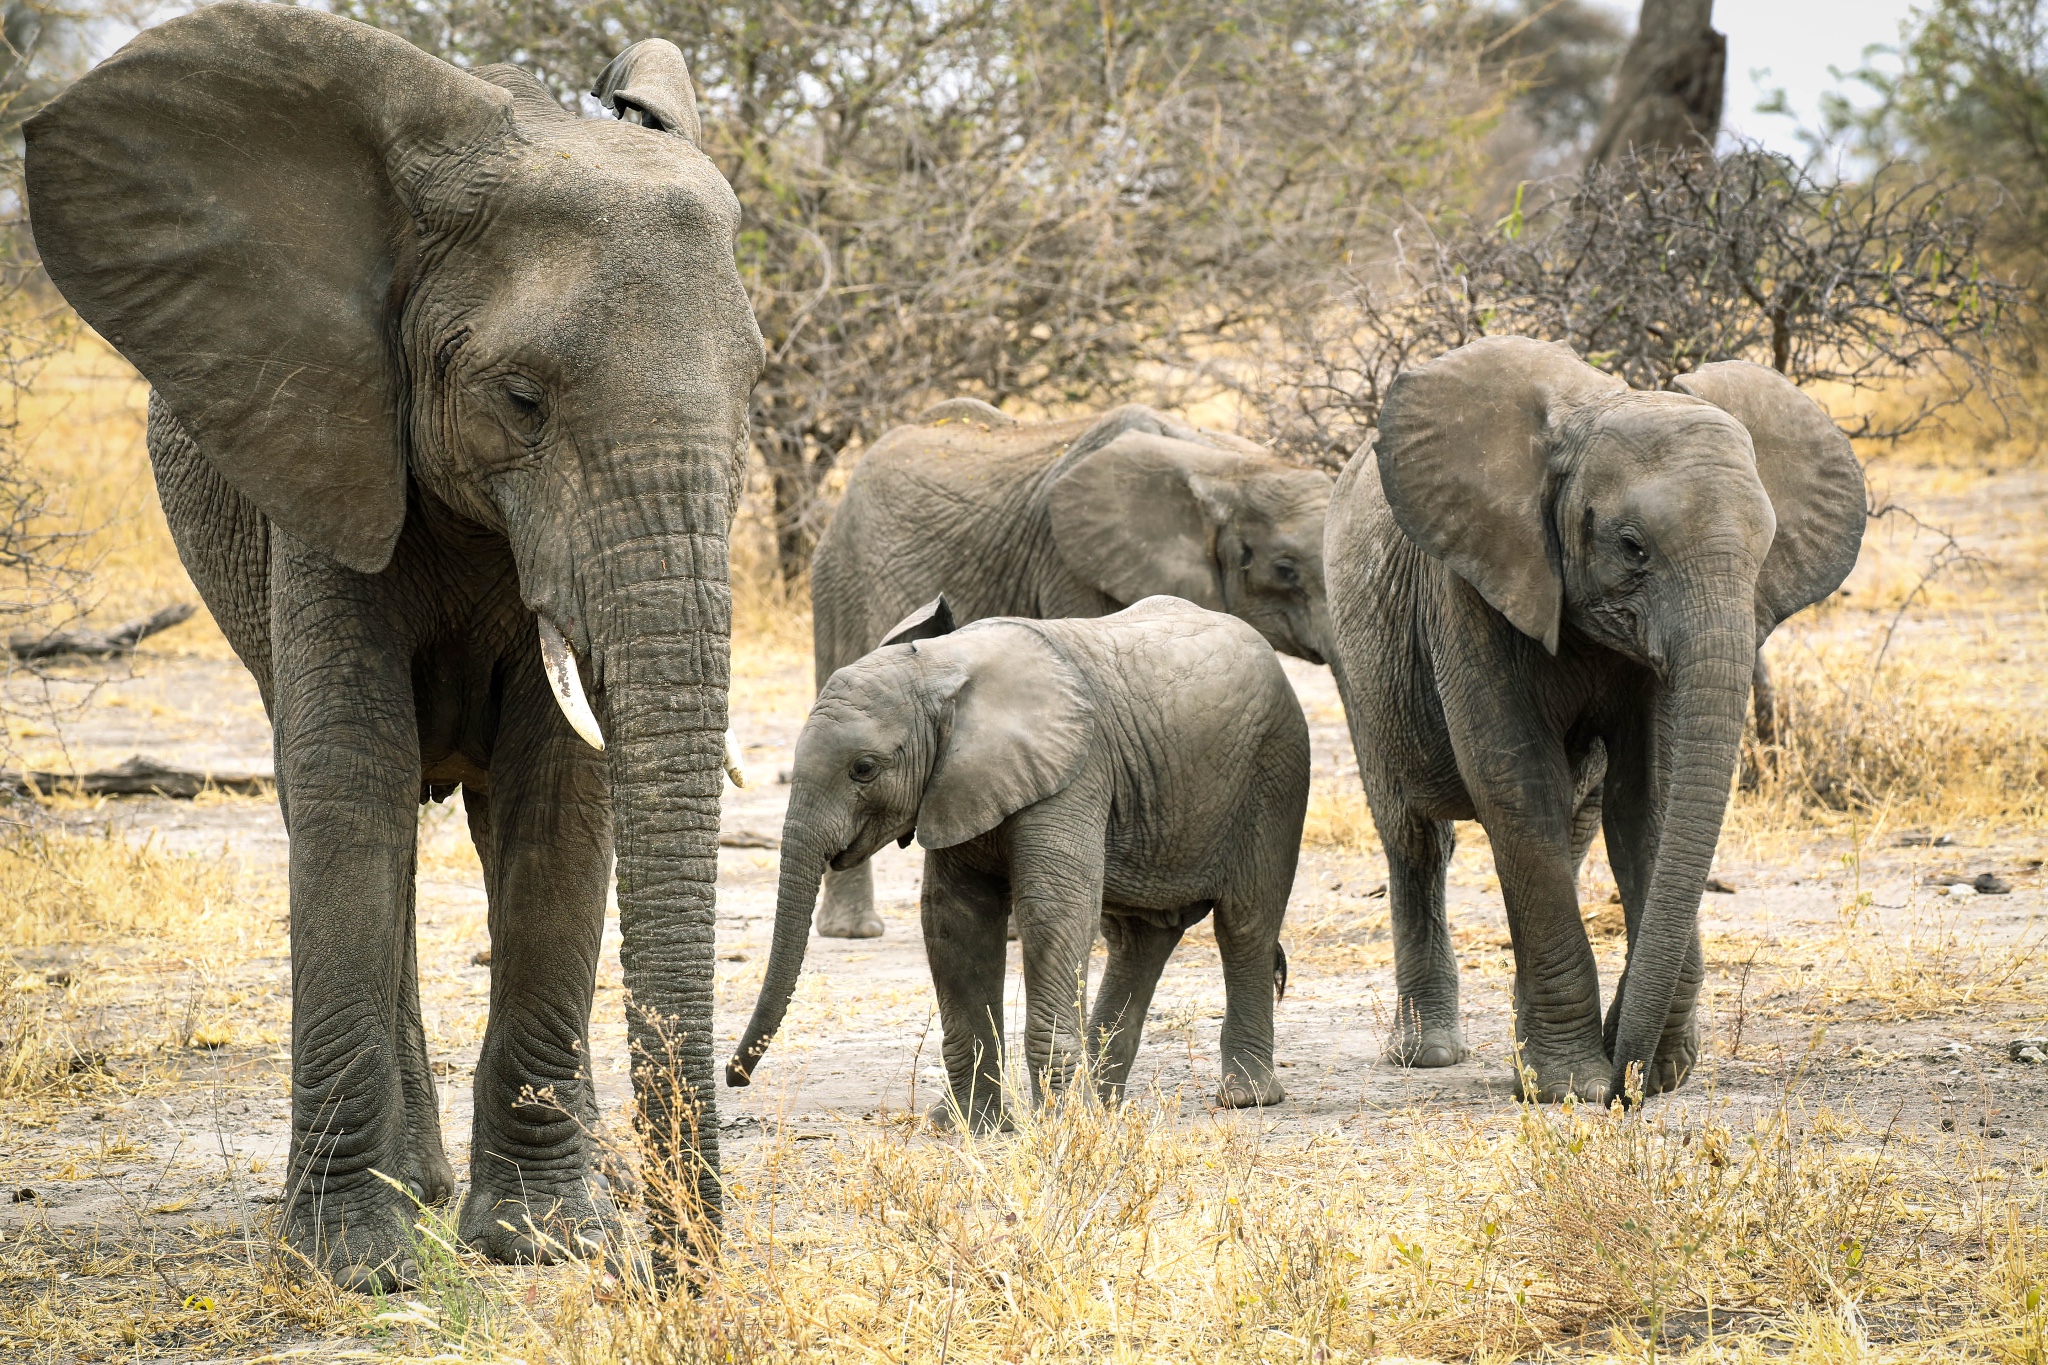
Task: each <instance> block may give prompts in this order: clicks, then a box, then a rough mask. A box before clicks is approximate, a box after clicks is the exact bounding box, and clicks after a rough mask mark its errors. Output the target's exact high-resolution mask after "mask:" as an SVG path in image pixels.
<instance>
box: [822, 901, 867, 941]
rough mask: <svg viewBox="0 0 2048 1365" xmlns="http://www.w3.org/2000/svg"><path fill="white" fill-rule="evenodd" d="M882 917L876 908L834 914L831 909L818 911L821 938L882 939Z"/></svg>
mask: <svg viewBox="0 0 2048 1365" xmlns="http://www.w3.org/2000/svg"><path fill="white" fill-rule="evenodd" d="M881 936H882V917H881V916H880V915H878V914H876V913H875V911H874V907H872V906H870V907H868V908H867V909H865V910H858V911H856V910H846V911H844V912H843V913H839V914H833V913H831V911H830V910H829V909H826V908H821V909H820V910H819V911H818V937H819V938H880V937H881Z"/></svg>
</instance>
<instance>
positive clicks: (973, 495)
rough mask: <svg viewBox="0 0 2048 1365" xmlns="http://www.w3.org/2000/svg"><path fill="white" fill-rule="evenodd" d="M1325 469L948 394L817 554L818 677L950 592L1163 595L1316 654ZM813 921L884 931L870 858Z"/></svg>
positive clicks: (1070, 601) (893, 443) (979, 604)
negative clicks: (1018, 417) (1045, 420)
mask: <svg viewBox="0 0 2048 1365" xmlns="http://www.w3.org/2000/svg"><path fill="white" fill-rule="evenodd" d="M1329 500H1330V480H1329V478H1328V476H1326V475H1324V474H1321V473H1318V472H1316V471H1314V470H1308V469H1301V468H1298V467H1296V466H1293V465H1289V464H1286V463H1284V462H1282V461H1280V460H1277V459H1274V458H1273V456H1272V455H1271V454H1270V453H1269V452H1267V451H1266V450H1264V449H1263V448H1261V447H1259V446H1256V445H1253V444H1252V443H1250V442H1249V441H1243V440H1240V439H1238V438H1236V437H1233V436H1228V435H1224V434H1221V433H1216V432H1208V431H1201V430H1198V429H1196V428H1194V427H1190V426H1186V425H1184V424H1182V423H1179V422H1176V421H1174V420H1173V419H1172V418H1170V417H1167V416H1165V415H1163V414H1161V413H1158V412H1155V411H1153V410H1152V409H1150V408H1146V407H1138V406H1128V407H1120V408H1115V409H1112V410H1111V411H1109V412H1107V413H1104V414H1103V415H1101V416H1100V417H1096V418H1090V419H1078V420H1075V421H1070V422H1054V423H1049V424H1044V425H1036V426H1022V425H1019V424H1018V423H1017V422H1016V421H1015V420H1014V419H1012V418H1010V417H1008V416H1005V415H1004V414H1003V413H1002V412H1000V411H998V410H997V409H995V408H993V407H990V406H989V405H988V404H986V403H982V402H978V401H976V400H973V399H954V400H953V401H951V402H948V403H941V404H940V405H939V406H938V407H936V408H933V409H931V410H930V411H929V412H927V413H925V414H924V415H923V416H922V417H920V418H919V420H918V422H917V423H916V424H914V425H911V426H904V427H898V428H896V429H895V430H893V431H891V432H889V433H888V434H887V435H885V436H884V437H882V439H881V440H880V441H878V442H876V443H875V447H874V449H872V450H870V451H869V452H868V453H867V454H866V456H864V457H863V458H862V460H861V462H860V464H859V465H858V466H857V467H856V468H855V470H854V472H853V475H852V477H851V478H850V479H849V480H848V481H847V485H846V493H845V496H844V497H843V498H842V499H841V500H840V503H839V509H838V511H837V512H835V513H834V514H833V517H832V523H831V525H830V526H829V527H827V528H826V531H825V534H824V537H823V538H822V539H821V540H820V541H819V542H818V550H817V554H816V556H815V557H814V558H813V560H812V561H811V622H812V632H813V644H814V655H815V661H816V668H817V682H818V686H819V687H820V688H822V687H823V686H824V685H825V680H826V679H827V678H829V677H831V676H832V674H833V673H834V672H835V671H836V670H838V669H839V668H841V667H843V666H845V665H846V664H850V663H852V662H853V661H854V660H855V659H858V658H860V657H861V656H862V655H863V654H866V653H867V652H868V651H869V650H871V649H873V648H874V647H875V646H876V645H878V644H880V643H881V641H882V636H883V633H884V632H886V631H887V630H888V629H889V628H890V627H891V626H893V625H894V624H895V623H896V622H898V621H900V620H902V619H903V616H904V614H905V613H906V612H909V611H911V610H912V609H913V608H915V607H916V606H917V604H918V603H920V602H929V601H931V600H932V598H934V597H936V596H937V595H938V594H940V593H941V592H943V593H944V594H945V595H946V597H947V600H948V601H950V602H951V603H952V606H953V610H954V612H955V613H956V614H957V616H958V619H959V620H960V621H962V622H963V623H964V622H968V621H977V620H980V619H981V618H983V617H985V616H1026V617H1033V618H1039V619H1051V618H1055V617H1082V616H1102V615H1106V614H1107V613H1109V612H1112V611H1116V610H1117V609H1119V608H1121V607H1124V606H1128V605H1129V604H1130V603H1132V602H1136V601H1138V600H1139V599H1140V598H1143V597H1150V596H1152V595H1153V594H1155V593H1167V594H1171V595H1172V596H1175V597H1181V598H1185V599H1186V600H1188V601H1190V602H1193V603H1195V604H1196V605H1197V606H1202V607H1208V608H1210V609H1211V610H1213V611H1223V612H1229V613H1230V614H1231V615H1233V616H1236V617H1239V618H1240V619H1242V620H1244V621H1246V622H1248V623H1250V624H1251V625H1252V626H1253V627H1254V628H1255V629H1256V630H1257V631H1258V632H1259V633H1260V634H1261V635H1263V636H1265V638H1266V640H1267V642H1268V643H1269V644H1271V645H1272V646H1273V648H1275V649H1277V650H1280V651H1281V652H1282V653H1286V654H1292V655H1295V656H1296V657H1298V658H1303V659H1308V660H1310V661H1312V662H1315V663H1321V662H1322V661H1323V655H1324V652H1325V648H1324V644H1323V640H1324V637H1325V636H1326V634H1327V633H1328V619H1327V614H1326V611H1325V608H1324V602H1323V569H1322V549H1323V512H1324V509H1325V508H1326V507H1327V506H1328V504H1329ZM818 932H819V933H820V934H823V935H825V936H826V937H829V938H869V937H873V936H874V935H877V934H880V933H881V932H882V920H881V917H880V916H879V915H877V914H876V913H875V906H874V883H873V878H872V876H871V874H870V871H869V868H868V865H867V864H866V863H864V862H863V863H860V864H857V865H850V866H848V867H847V868H846V869H845V870H843V871H835V872H832V873H830V874H828V875H827V876H826V878H825V892H824V903H823V904H822V906H821V907H820V908H819V911H818Z"/></svg>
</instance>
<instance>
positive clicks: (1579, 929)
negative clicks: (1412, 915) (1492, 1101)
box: [1487, 810, 1613, 1104]
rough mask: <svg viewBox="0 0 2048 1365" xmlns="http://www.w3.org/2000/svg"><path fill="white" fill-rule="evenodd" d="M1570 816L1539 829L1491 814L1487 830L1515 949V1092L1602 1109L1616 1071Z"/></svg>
mask: <svg viewBox="0 0 2048 1365" xmlns="http://www.w3.org/2000/svg"><path fill="white" fill-rule="evenodd" d="M1571 814H1572V813H1571V812H1569V811H1564V810H1560V811H1559V812H1557V813H1556V819H1555V820H1554V821H1553V822H1552V824H1553V825H1554V828H1550V829H1547V830H1541V831H1531V830H1529V829H1527V828H1526V827H1525V826H1523V825H1520V824H1515V825H1508V824H1507V822H1506V821H1505V819H1504V818H1502V817H1500V816H1498V815H1496V817H1495V823H1494V824H1492V825H1490V826H1489V827H1488V830H1487V833H1488V834H1489V836H1491V838H1492V840H1493V850H1494V852H1493V856H1494V866H1495V867H1496V868H1497V869H1498V871H1499V873H1500V889H1501V897H1502V899H1503V900H1505V901H1506V902H1507V915H1508V932H1509V934H1510V936H1511V937H1512V938H1513V940H1514V947H1515V1043H1516V1048H1517V1052H1518V1059H1517V1060H1518V1070H1517V1072H1516V1093H1517V1094H1522V1095H1524V1097H1525V1098H1533V1099H1537V1100H1543V1101H1555V1100H1561V1099H1563V1098H1564V1097H1565V1096H1566V1095H1568V1094H1570V1095H1577V1096H1578V1097H1579V1098H1580V1099H1582V1100H1586V1101H1589V1102H1591V1103H1593V1104H1605V1103H1606V1102H1607V1087H1608V1081H1609V1078H1610V1075H1611V1073H1612V1071H1613V1067H1612V1065H1611V1064H1610V1063H1609V1061H1608V1054H1607V1049H1606V1046H1605V1044H1604V1043H1603V1042H1602V1040H1601V1033H1600V969H1599V965H1598V964H1597V963H1596V962H1595V961H1594V959H1593V945H1592V944H1591V942H1589V941H1588V939H1587V938H1586V926H1585V923H1584V922H1583V921H1582V920H1581V919H1580V918H1579V898H1578V876H1577V872H1578V868H1577V865H1576V864H1575V863H1574V862H1573V859H1572V847H1571V823H1572V822H1571ZM1531 1078H1533V1080H1534V1087H1535V1088H1534V1092H1533V1094H1530V1093H1527V1092H1528V1086H1529V1082H1530V1080H1531Z"/></svg>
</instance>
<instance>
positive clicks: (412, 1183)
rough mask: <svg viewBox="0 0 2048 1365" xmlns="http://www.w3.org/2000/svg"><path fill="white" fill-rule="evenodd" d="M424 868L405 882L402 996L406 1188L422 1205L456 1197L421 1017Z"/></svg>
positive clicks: (401, 1079)
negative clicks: (421, 878)
mask: <svg viewBox="0 0 2048 1365" xmlns="http://www.w3.org/2000/svg"><path fill="white" fill-rule="evenodd" d="M418 896H419V869H418V867H417V866H415V867H414V868H413V869H412V871H411V872H409V873H408V874H407V876H406V878H405V917H404V918H405V948H404V950H403V951H402V952H401V953H400V962H399V965H400V968H401V969H402V970H403V972H404V977H403V980H402V983H401V988H400V989H401V992H402V993H401V995H400V998H399V1021H400V1022H399V1030H398V1040H399V1084H400V1085H401V1086H402V1087H403V1088H404V1090H405V1115H406V1129H407V1133H406V1147H407V1152H408V1154H409V1155H410V1156H411V1158H412V1160H411V1163H410V1169H409V1170H408V1171H407V1172H406V1176H405V1180H406V1188H407V1189H409V1190H411V1192H412V1195H413V1198H415V1199H417V1200H419V1201H420V1202H421V1203H422V1204H441V1203H445V1202H447V1199H448V1197H449V1196H450V1195H452V1194H454V1193H455V1168H454V1167H453V1166H451V1165H449V1164H448V1153H447V1151H446V1150H445V1149H444V1148H443V1146H442V1144H441V1103H440V1097H439V1096H438V1095H437V1094H436V1093H435V1087H434V1070H433V1063H432V1060H431V1059H430V1058H429V1057H428V1055H427V1033H426V1021H425V1019H424V1018H422V1017H421V1014H420V969H419V947H418V943H417V939H418V935H417V933H416V932H415V929H416V924H417V916H418Z"/></svg>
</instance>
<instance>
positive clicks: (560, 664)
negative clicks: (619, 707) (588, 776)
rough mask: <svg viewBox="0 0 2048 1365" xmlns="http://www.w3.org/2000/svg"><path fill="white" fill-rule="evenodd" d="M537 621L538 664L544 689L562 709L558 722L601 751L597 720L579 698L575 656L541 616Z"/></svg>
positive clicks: (586, 701)
mask: <svg viewBox="0 0 2048 1365" xmlns="http://www.w3.org/2000/svg"><path fill="white" fill-rule="evenodd" d="M538 619H539V621H540V662H541V667H542V668H544V669H546V670H547V675H548V687H549V689H550V690H552V691H553V692H554V694H555V705H557V706H559V707H561V708H562V718H563V719H564V720H566V721H568V722H569V728H570V729H571V730H574V731H575V732H576V733H577V735H578V736H579V737H580V738H581V739H582V740H583V742H584V743H585V744H588V745H589V746H590V747H591V748H593V749H602V748H604V731H603V730H600V729H599V728H598V725H597V717H596V716H595V715H592V714H591V710H590V698H588V697H586V696H584V695H583V675H582V674H580V673H578V672H577V671H576V656H575V654H574V653H572V652H571V651H570V649H569V642H568V641H567V640H564V639H563V638H562V632H561V631H559V630H556V629H555V627H554V623H553V622H551V621H549V620H548V619H547V618H546V617H545V616H543V617H540V618H538Z"/></svg>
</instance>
